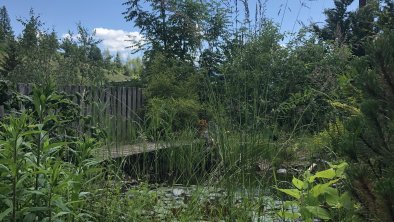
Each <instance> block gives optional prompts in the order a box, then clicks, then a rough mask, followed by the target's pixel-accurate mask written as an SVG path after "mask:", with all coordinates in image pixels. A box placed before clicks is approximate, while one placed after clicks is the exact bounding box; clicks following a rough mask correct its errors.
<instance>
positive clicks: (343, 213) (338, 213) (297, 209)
mask: <svg viewBox="0 0 394 222" xmlns="http://www.w3.org/2000/svg"><path fill="white" fill-rule="evenodd" d="M347 167H348V164H347V163H346V162H342V163H340V164H338V165H332V164H330V168H329V169H327V170H323V171H318V172H316V173H314V174H312V173H311V172H310V171H305V172H304V174H303V178H302V180H300V179H297V178H295V177H293V179H292V186H294V188H293V189H281V188H276V189H277V190H278V191H280V192H282V193H285V194H287V195H288V196H290V197H292V198H294V199H295V200H293V201H285V202H284V204H283V207H282V210H281V211H279V212H278V215H279V216H280V217H281V218H282V219H285V220H286V219H291V220H296V219H299V218H302V219H303V220H305V221H313V219H322V220H325V221H327V220H328V221H355V220H357V217H356V216H355V204H354V202H353V200H352V199H351V197H350V195H349V193H348V192H343V191H342V190H343V187H341V183H342V182H343V181H344V179H345V178H346V177H345V174H344V172H345V170H346V168H347ZM334 184H335V186H334Z"/></svg>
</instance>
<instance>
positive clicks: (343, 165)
mask: <svg viewBox="0 0 394 222" xmlns="http://www.w3.org/2000/svg"><path fill="white" fill-rule="evenodd" d="M348 166H349V164H348V163H346V162H343V163H341V164H339V165H338V166H337V169H336V171H335V173H336V175H337V177H342V176H343V174H344V172H345V170H346V168H347V167H348Z"/></svg>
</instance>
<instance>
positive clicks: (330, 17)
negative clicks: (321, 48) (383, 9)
mask: <svg viewBox="0 0 394 222" xmlns="http://www.w3.org/2000/svg"><path fill="white" fill-rule="evenodd" d="M353 1H354V0H338V1H334V3H335V8H332V9H328V10H326V11H325V12H324V13H325V14H326V16H327V18H326V24H325V26H324V27H323V28H320V27H318V26H317V25H314V26H313V28H314V30H315V32H316V33H317V34H318V35H319V36H320V37H321V38H322V39H323V40H331V41H336V42H337V44H339V45H342V44H348V45H351V47H352V50H353V54H355V55H357V56H362V55H364V54H365V43H367V42H368V41H369V39H370V38H372V37H373V36H374V35H376V33H378V32H379V30H378V27H377V26H376V22H374V21H375V20H376V19H377V18H378V14H379V1H368V2H366V3H365V4H364V2H360V8H359V9H358V10H356V11H354V12H350V11H349V10H348V7H349V6H350V4H352V3H353Z"/></svg>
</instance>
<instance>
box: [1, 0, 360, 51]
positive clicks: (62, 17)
mask: <svg viewBox="0 0 394 222" xmlns="http://www.w3.org/2000/svg"><path fill="white" fill-rule="evenodd" d="M124 1H125V0H0V6H1V5H5V6H6V8H7V10H8V14H9V15H10V18H11V23H12V26H13V29H14V32H15V33H16V34H17V35H18V34H19V33H20V32H21V30H22V26H21V24H20V23H19V22H17V18H27V17H28V15H29V10H30V8H33V9H34V11H35V12H36V14H39V15H40V17H41V20H42V21H43V22H44V23H45V26H44V27H46V28H48V29H52V28H53V29H55V31H56V32H57V34H58V36H59V38H60V37H62V36H63V35H64V34H66V33H67V32H68V31H69V30H71V31H75V30H76V24H77V23H78V22H81V23H82V25H83V26H84V27H87V28H88V29H90V30H93V29H96V32H97V36H98V37H99V38H100V39H103V43H102V46H101V47H102V48H103V49H104V48H108V49H109V50H110V51H111V52H112V53H115V52H116V51H120V52H121V53H122V54H123V55H124V56H126V55H127V54H128V53H129V51H128V50H126V49H125V46H127V45H128V43H127V42H125V39H126V38H127V37H126V36H127V35H132V36H136V37H137V38H140V36H139V33H138V31H139V30H138V29H136V28H134V27H133V24H132V23H130V22H126V21H125V19H124V18H123V15H122V12H124V11H125V9H126V7H125V6H123V5H122V3H123V2H124ZM256 1H257V0H250V1H249V4H250V10H251V11H253V10H254V7H255V5H256ZM261 1H262V2H264V1H265V0H261ZM355 3H357V1H355ZM286 4H287V10H284V9H285V6H286ZM303 5H305V6H303ZM354 5H356V4H354ZM329 7H333V0H268V1H267V5H266V16H267V17H268V18H272V19H273V20H274V21H275V22H277V23H278V24H280V23H282V26H281V31H282V32H283V31H289V32H291V31H293V30H294V31H297V30H298V29H299V28H300V27H301V26H300V25H299V24H298V23H297V22H296V20H299V21H302V22H303V23H304V24H309V23H310V22H312V21H313V22H323V21H324V18H325V17H324V15H323V10H324V9H325V8H329ZM279 12H280V13H279ZM283 12H285V14H284V15H283ZM251 15H252V16H253V13H252V12H251ZM282 18H283V22H282Z"/></svg>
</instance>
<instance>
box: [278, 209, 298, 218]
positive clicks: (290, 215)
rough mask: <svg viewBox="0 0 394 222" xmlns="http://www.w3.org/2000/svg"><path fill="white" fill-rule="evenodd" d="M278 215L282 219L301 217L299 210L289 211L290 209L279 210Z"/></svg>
mask: <svg viewBox="0 0 394 222" xmlns="http://www.w3.org/2000/svg"><path fill="white" fill-rule="evenodd" d="M278 215H279V217H281V218H282V219H291V220H296V219H298V218H300V217H301V214H300V213H298V212H288V211H279V212H278Z"/></svg>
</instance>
